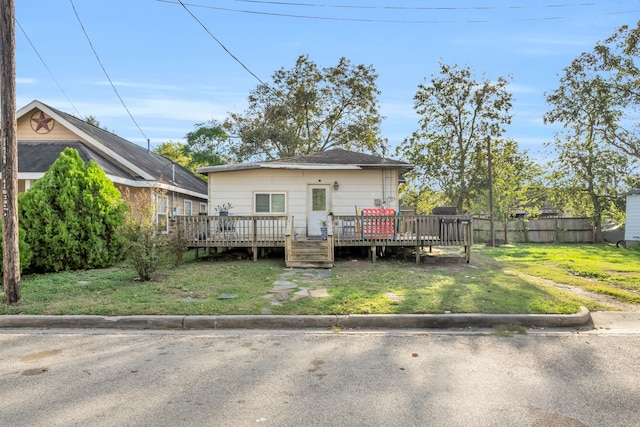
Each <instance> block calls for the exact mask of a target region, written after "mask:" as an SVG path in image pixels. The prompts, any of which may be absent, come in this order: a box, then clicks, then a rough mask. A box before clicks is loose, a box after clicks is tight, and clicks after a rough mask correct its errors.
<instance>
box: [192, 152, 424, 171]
mask: <svg viewBox="0 0 640 427" xmlns="http://www.w3.org/2000/svg"><path fill="white" fill-rule="evenodd" d="M314 167H316V168H323V169H331V168H332V167H334V169H362V168H395V169H401V170H402V171H403V172H407V171H409V170H411V169H413V165H411V164H409V163H405V162H401V161H399V160H393V159H387V158H384V157H380V156H375V155H372V154H365V153H357V152H354V151H347V150H343V149H342V148H336V149H333V150H328V151H322V152H319V153H315V154H308V155H303V156H296V157H288V158H284V159H276V160H265V161H263V162H255V163H241V164H235V165H221V166H207V167H203V168H199V169H198V172H200V173H209V172H225V171H232V170H245V169H260V168H282V169H293V168H296V169H306V168H308V169H312V168H314Z"/></svg>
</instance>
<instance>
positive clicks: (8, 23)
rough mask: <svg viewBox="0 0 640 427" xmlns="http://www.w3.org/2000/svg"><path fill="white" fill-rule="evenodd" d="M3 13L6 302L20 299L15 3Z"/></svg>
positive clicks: (0, 104)
mask: <svg viewBox="0 0 640 427" xmlns="http://www.w3.org/2000/svg"><path fill="white" fill-rule="evenodd" d="M1 1H2V3H1V8H0V9H1V11H0V96H1V97H2V98H1V99H0V109H1V110H2V111H1V118H0V126H1V127H2V129H1V132H2V152H1V153H0V154H1V156H2V223H3V227H2V239H3V242H2V256H3V262H4V272H3V276H4V300H5V302H6V303H7V304H14V303H16V302H18V301H19V300H20V250H19V246H18V239H19V237H18V141H17V136H16V128H17V124H16V62H15V54H16V44H15V4H14V1H13V0H1Z"/></svg>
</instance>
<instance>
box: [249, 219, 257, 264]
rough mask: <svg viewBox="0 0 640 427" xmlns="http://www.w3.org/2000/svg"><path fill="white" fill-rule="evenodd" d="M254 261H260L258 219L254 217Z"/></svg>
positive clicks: (252, 248)
mask: <svg viewBox="0 0 640 427" xmlns="http://www.w3.org/2000/svg"><path fill="white" fill-rule="evenodd" d="M251 250H253V262H258V219H257V218H253V246H252V247H251Z"/></svg>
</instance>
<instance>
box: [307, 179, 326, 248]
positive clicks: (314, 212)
mask: <svg viewBox="0 0 640 427" xmlns="http://www.w3.org/2000/svg"><path fill="white" fill-rule="evenodd" d="M329 188H330V187H329V185H325V184H314V185H310V186H309V187H308V190H307V194H308V207H309V208H308V209H307V235H309V236H320V227H321V225H322V221H326V220H327V215H328V214H329Z"/></svg>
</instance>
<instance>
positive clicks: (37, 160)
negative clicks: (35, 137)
mask: <svg viewBox="0 0 640 427" xmlns="http://www.w3.org/2000/svg"><path fill="white" fill-rule="evenodd" d="M67 147H69V148H74V149H76V150H77V151H78V153H79V154H80V157H81V158H82V160H84V161H85V163H87V162H89V160H93V161H94V162H96V163H97V164H98V166H100V168H101V169H102V170H103V171H104V172H105V173H106V174H107V175H113V176H118V177H121V178H127V179H130V178H131V174H130V173H129V172H127V171H126V170H125V169H122V168H119V167H118V166H117V165H116V164H114V163H112V162H110V161H108V160H107V159H105V158H104V157H103V156H101V155H100V154H98V153H96V152H95V151H94V150H92V149H91V148H89V147H87V146H86V145H84V144H83V143H82V142H80V141H19V142H18V165H19V167H20V172H36V173H37V172H42V173H44V172H46V171H48V170H49V168H50V167H51V165H52V164H53V161H55V159H57V158H58V157H60V153H62V152H63V151H64V149H65V148H67ZM52 159H53V161H52Z"/></svg>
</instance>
